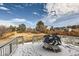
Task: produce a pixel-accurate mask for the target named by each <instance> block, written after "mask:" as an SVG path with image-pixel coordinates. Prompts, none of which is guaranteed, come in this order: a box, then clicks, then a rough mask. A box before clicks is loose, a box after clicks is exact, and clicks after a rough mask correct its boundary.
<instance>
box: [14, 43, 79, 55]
mask: <svg viewBox="0 0 79 59" xmlns="http://www.w3.org/2000/svg"><path fill="white" fill-rule="evenodd" d="M42 45H43V43H37V42H36V43H34V44H33V43H32V42H30V43H24V45H22V44H20V45H18V48H17V50H16V51H15V52H14V53H13V56H74V55H75V56H79V47H78V46H73V45H67V44H62V45H61V46H60V48H61V50H62V51H61V52H59V53H54V52H52V51H47V50H45V49H43V48H42Z"/></svg>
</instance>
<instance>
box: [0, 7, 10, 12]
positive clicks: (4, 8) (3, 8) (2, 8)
mask: <svg viewBox="0 0 79 59" xmlns="http://www.w3.org/2000/svg"><path fill="white" fill-rule="evenodd" d="M0 9H1V10H6V11H8V10H9V9H8V8H6V7H0Z"/></svg>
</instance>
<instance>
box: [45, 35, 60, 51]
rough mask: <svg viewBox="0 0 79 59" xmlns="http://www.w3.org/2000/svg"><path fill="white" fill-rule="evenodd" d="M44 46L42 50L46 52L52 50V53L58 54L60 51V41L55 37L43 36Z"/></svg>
mask: <svg viewBox="0 0 79 59" xmlns="http://www.w3.org/2000/svg"><path fill="white" fill-rule="evenodd" d="M43 43H44V45H43V48H45V49H47V50H52V51H53V52H60V51H61V49H60V47H59V45H61V40H60V38H59V37H58V36H57V35H52V36H50V35H46V36H44V41H43Z"/></svg>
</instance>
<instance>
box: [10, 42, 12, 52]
mask: <svg viewBox="0 0 79 59" xmlns="http://www.w3.org/2000/svg"><path fill="white" fill-rule="evenodd" d="M11 52H12V43H11V44H10V53H11Z"/></svg>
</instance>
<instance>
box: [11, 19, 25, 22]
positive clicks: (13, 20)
mask: <svg viewBox="0 0 79 59" xmlns="http://www.w3.org/2000/svg"><path fill="white" fill-rule="evenodd" d="M25 21H26V19H20V18H15V19H12V22H25Z"/></svg>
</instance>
